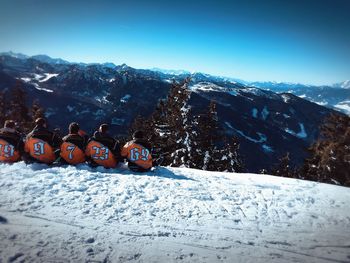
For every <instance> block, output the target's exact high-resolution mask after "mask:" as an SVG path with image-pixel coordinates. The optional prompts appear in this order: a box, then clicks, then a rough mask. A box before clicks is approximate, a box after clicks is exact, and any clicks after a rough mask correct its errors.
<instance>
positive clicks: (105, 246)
mask: <svg viewBox="0 0 350 263" xmlns="http://www.w3.org/2000/svg"><path fill="white" fill-rule="evenodd" d="M349 199H350V189H349V188H345V187H339V186H334V185H327V184H321V183H315V182H309V181H302V180H295V179H288V178H281V177H273V176H268V175H255V174H235V173H218V172H205V171H200V170H192V169H185V168H165V167H161V168H157V169H156V170H155V171H154V172H148V173H145V174H134V173H132V172H130V171H129V170H128V169H127V168H126V167H125V166H120V167H118V168H116V169H113V170H106V169H103V168H97V169H92V168H90V167H88V166H86V165H81V166H78V167H72V166H64V167H48V166H46V165H40V164H32V165H25V164H24V163H23V162H21V163H16V164H14V165H6V164H0V240H1V241H0V262H210V263H212V262H278V263H280V262H319V263H322V262H344V263H345V262H349V261H350V253H349V248H350V241H349V236H350V211H349V209H348V201H349Z"/></svg>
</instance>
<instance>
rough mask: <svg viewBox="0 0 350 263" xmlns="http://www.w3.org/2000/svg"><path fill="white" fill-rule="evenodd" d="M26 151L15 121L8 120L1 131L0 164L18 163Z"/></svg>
mask: <svg viewBox="0 0 350 263" xmlns="http://www.w3.org/2000/svg"><path fill="white" fill-rule="evenodd" d="M23 150H24V143H23V140H22V136H21V134H20V133H19V132H18V131H17V130H16V123H15V122H14V121H13V120H6V121H5V124H4V127H3V128H1V129H0V162H8V163H12V162H16V161H19V160H20V157H21V154H22V153H23Z"/></svg>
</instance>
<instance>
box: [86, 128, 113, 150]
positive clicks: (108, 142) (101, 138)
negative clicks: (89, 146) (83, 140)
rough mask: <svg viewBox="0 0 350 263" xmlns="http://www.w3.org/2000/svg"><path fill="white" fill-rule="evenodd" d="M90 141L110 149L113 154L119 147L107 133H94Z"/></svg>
mask: <svg viewBox="0 0 350 263" xmlns="http://www.w3.org/2000/svg"><path fill="white" fill-rule="evenodd" d="M92 140H94V141H96V142H100V143H102V144H103V145H104V146H106V147H107V148H108V149H110V150H111V151H112V152H113V153H114V152H115V151H117V150H119V149H118V148H119V147H120V146H119V143H118V141H117V140H116V139H114V138H113V137H112V136H110V135H109V134H108V133H102V132H99V131H96V132H95V133H94V135H93V136H92V138H91V139H90V141H92Z"/></svg>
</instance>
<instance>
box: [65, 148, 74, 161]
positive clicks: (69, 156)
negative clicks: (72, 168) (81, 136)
mask: <svg viewBox="0 0 350 263" xmlns="http://www.w3.org/2000/svg"><path fill="white" fill-rule="evenodd" d="M67 150H68V151H70V152H69V155H68V158H69V160H72V159H73V152H74V150H75V146H67Z"/></svg>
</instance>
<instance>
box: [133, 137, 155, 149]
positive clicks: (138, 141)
mask: <svg viewBox="0 0 350 263" xmlns="http://www.w3.org/2000/svg"><path fill="white" fill-rule="evenodd" d="M133 142H134V143H137V144H139V145H141V146H143V147H145V148H146V149H147V150H149V151H150V152H151V150H152V146H151V144H150V143H149V142H148V141H146V140H144V139H135V140H133Z"/></svg>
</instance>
